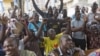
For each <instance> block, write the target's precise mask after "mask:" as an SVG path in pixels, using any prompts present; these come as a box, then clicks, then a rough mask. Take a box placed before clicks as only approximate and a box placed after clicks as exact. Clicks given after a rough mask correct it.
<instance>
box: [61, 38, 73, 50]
mask: <svg viewBox="0 0 100 56" xmlns="http://www.w3.org/2000/svg"><path fill="white" fill-rule="evenodd" d="M62 45H63V47H64V48H65V49H69V48H71V46H72V38H71V37H68V38H64V39H63V41H62Z"/></svg>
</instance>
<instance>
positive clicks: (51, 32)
mask: <svg viewBox="0 0 100 56" xmlns="http://www.w3.org/2000/svg"><path fill="white" fill-rule="evenodd" d="M55 35H56V32H55V30H54V29H52V30H50V31H48V36H49V37H50V39H54V38H55Z"/></svg>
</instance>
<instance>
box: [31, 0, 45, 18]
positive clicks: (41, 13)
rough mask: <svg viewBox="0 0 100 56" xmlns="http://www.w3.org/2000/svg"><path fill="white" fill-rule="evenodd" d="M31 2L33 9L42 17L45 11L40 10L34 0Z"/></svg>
mask: <svg viewBox="0 0 100 56" xmlns="http://www.w3.org/2000/svg"><path fill="white" fill-rule="evenodd" d="M32 2H33V6H34V8H35V10H36V11H37V12H38V13H39V14H40V15H41V16H42V17H44V16H45V13H44V12H42V11H41V10H40V9H39V8H38V7H37V5H36V3H35V1H34V0H32Z"/></svg>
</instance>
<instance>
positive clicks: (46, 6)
mask: <svg viewBox="0 0 100 56" xmlns="http://www.w3.org/2000/svg"><path fill="white" fill-rule="evenodd" d="M49 1H50V0H48V1H47V3H46V5H45V8H46V9H47V8H48V4H49Z"/></svg>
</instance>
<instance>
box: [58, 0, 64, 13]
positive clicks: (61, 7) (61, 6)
mask: <svg viewBox="0 0 100 56" xmlns="http://www.w3.org/2000/svg"><path fill="white" fill-rule="evenodd" d="M62 9H63V1H61V5H60V9H59V13H60V12H61V10H62Z"/></svg>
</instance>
